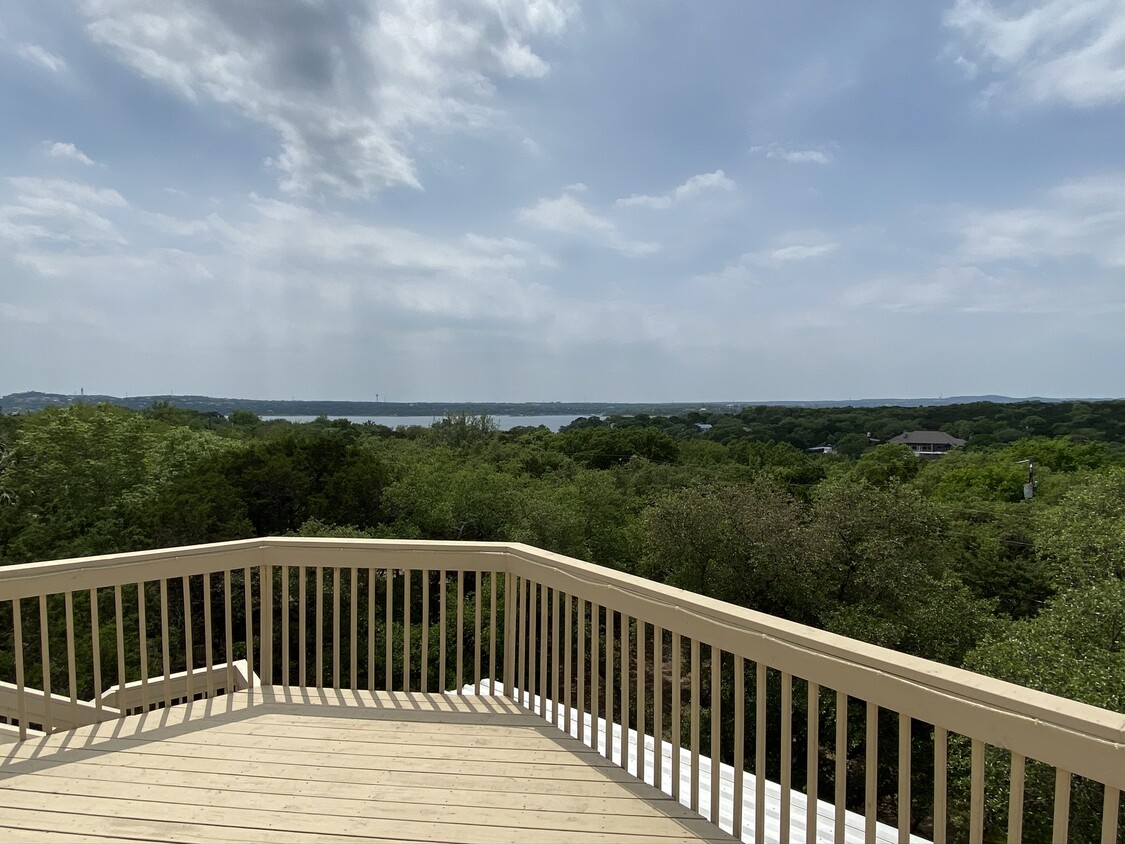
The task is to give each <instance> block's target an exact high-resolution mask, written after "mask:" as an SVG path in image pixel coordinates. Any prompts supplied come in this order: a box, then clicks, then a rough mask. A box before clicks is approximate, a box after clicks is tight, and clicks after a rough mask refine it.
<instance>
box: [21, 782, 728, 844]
mask: <svg viewBox="0 0 1125 844" xmlns="http://www.w3.org/2000/svg"><path fill="white" fill-rule="evenodd" d="M185 788H186V793H185ZM0 791H10V792H12V793H13V794H14V795H16V796H17V799H18V796H20V795H24V794H27V795H48V796H49V795H66V800H65V801H63V802H62V805H63V806H64V807H69V806H70V803H71V800H72V799H76V800H84V799H86V798H91V799H94V798H97V799H101V800H102V801H103V803H104V802H109V803H111V804H112V805H114V806H117V805H119V804H122V803H126V804H127V803H132V802H134V801H142V802H145V803H157V804H160V805H161V806H175V807H184V806H186V807H189V808H195V809H196V810H197V812H198V814H197V815H196V817H200V816H209V815H210V814H211V813H212V812H213V811H225V810H233V811H234V812H235V813H237V814H241V813H248V812H254V811H262V812H272V813H274V814H275V815H277V816H278V818H279V823H282V824H283V825H284V821H282V820H281V816H286V817H288V816H294V815H296V816H300V819H301V820H300V821H299V822H300V823H305V822H306V819H307V820H308V822H309V823H311V824H321V823H330V822H331V820H332V819H333V818H336V819H339V820H341V821H343V820H347V819H352V820H367V821H372V820H375V821H397V822H411V823H424V822H428V821H433V820H435V819H440V821H441V822H442V823H451V824H464V823H479V824H482V825H486V826H501V827H512V828H520V827H522V828H524V829H526V830H528V831H533V830H534V831H543V832H545V833H546V832H553V831H554V830H557V829H566V830H569V831H575V832H580V831H586V832H606V831H613V830H615V829H619V828H621V827H622V826H625V827H627V828H628V830H629V832H630V834H633V835H644V836H646V837H647V836H657V837H658V836H661V835H664V834H667V832H668V823H669V820H670V819H669V817H668V816H667V815H665V814H662V813H660V812H657V811H655V810H653V811H651V812H649V813H646V814H635V815H631V816H629V819H628V821H624V820H623V819H622V816H621V815H620V814H618V813H614V812H602V813H595V812H588V811H586V809H587V805H586V801H585V800H584V799H582V798H570V799H562V800H559V801H558V803H557V805H556V807H555V809H554V810H553V811H547V810H537V809H526V808H519V807H512V806H510V805H500V806H489V807H485V806H480V805H467V806H466V805H457V804H442V805H440V806H435V805H433V804H431V803H429V802H407V801H395V800H374V799H341V798H339V797H328V796H320V795H310V794H301V795H293V794H291V793H289V792H279V793H269V792H260V791H259V792H250V791H234V790H229V789H227V788H204V787H195V786H192V785H190V783H185V784H184V785H183V786H178V785H175V786H174V785H158V784H154V783H121V782H118V781H105V780H92V779H86V780H75V779H61V778H58V777H48V776H43V775H39V774H27V775H24V776H21V777H19V778H17V779H14V780H10V781H8V782H7V783H5V784H4V786H3V788H2V789H0ZM0 799H3V798H0ZM634 802H636V803H643V801H641V800H639V799H638V800H635V801H634ZM237 814H236V816H237ZM290 819H291V820H295V819H294V818H290ZM675 822H676V824H677V825H678V826H679V827H681V828H683V829H686V830H689V831H692V832H696V833H708V834H709V833H710V825H709V824H708V823H707V822H706V821H704V820H703V819H702V818H699V817H695V818H692V817H688V816H679V817H678V818H677V819H676V821H675ZM532 837H533V838H538V837H539V836H537V835H534V833H533V834H532Z"/></svg>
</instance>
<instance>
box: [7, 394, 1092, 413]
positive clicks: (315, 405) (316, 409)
mask: <svg viewBox="0 0 1125 844" xmlns="http://www.w3.org/2000/svg"><path fill="white" fill-rule="evenodd" d="M1103 400H1104V399H1095V398H1085V399H1072V398H1068V399H1061V398H1046V397H1041V396H1033V397H1026V398H1012V397H1010V396H996V395H987V396H948V397H940V398H913V399H903V398H887V399H848V400H844V401H717V402H708V401H700V402H652V403H649V402H385V401H380V402H374V401H300V400H271V399H237V398H214V397H212V396H175V395H161V396H128V397H125V398H122V397H120V396H105V395H81V396H74V395H64V394H62V393H41V392H25V393H9V394H8V395H6V396H3V397H0V411H2V412H3V413H30V412H33V411H36V410H42V409H43V408H45V407H65V406H67V405H71V404H77V403H86V404H101V403H103V402H106V403H109V404H116V405H120V406H122V407H127V408H130V409H132V410H143V409H144V408H146V407H150V406H151V405H153V404H154V403H157V402H168V403H169V404H172V405H175V406H176V407H183V408H187V409H189V410H196V411H199V412H202V413H221V414H222V415H224V416H227V415H229V414H230V413H232V412H233V411H235V410H248V411H251V412H252V413H256V414H258V415H259V416H443V415H444V414H445V413H447V412H454V413H457V412H465V413H473V414H480V413H488V414H491V415H494V416H571V415H573V416H593V415H598V416H606V415H611V414H618V415H633V414H637V413H648V414H651V415H670V414H677V413H683V412H685V411H688V410H701V409H704V408H706V409H707V410H710V411H723V410H728V411H732V412H733V411H737V410H738V409H739V408H742V407H749V406H770V405H772V406H779V407H934V406H944V405H954V404H968V403H972V402H992V403H995V404H1012V403H1016V402H1050V403H1055V402H1063V401H1103Z"/></svg>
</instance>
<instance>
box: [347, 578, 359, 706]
mask: <svg viewBox="0 0 1125 844" xmlns="http://www.w3.org/2000/svg"><path fill="white" fill-rule="evenodd" d="M348 635H349V638H348V670H349V673H350V675H351V676H350V680H351V688H352V691H353V692H354V691H358V690H359V569H357V568H356V567H355V566H352V567H351V568H349V569H348Z"/></svg>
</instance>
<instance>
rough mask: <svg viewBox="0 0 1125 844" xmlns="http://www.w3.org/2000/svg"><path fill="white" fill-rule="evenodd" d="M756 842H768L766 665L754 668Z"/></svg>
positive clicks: (760, 664)
mask: <svg viewBox="0 0 1125 844" xmlns="http://www.w3.org/2000/svg"><path fill="white" fill-rule="evenodd" d="M754 840H755V841H765V840H766V664H765V663H764V662H761V661H759V662H757V663H756V664H755V666H754Z"/></svg>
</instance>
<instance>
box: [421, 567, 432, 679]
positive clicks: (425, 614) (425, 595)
mask: <svg viewBox="0 0 1125 844" xmlns="http://www.w3.org/2000/svg"><path fill="white" fill-rule="evenodd" d="M421 645H422V664H421V666H420V671H421V672H422V677H421V680H420V683H421V685H420V686H418V688H420V689H421V690H422V693H423V694H424V693H425V692H427V691H429V690H430V569H429V568H424V569H422V643H421Z"/></svg>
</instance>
